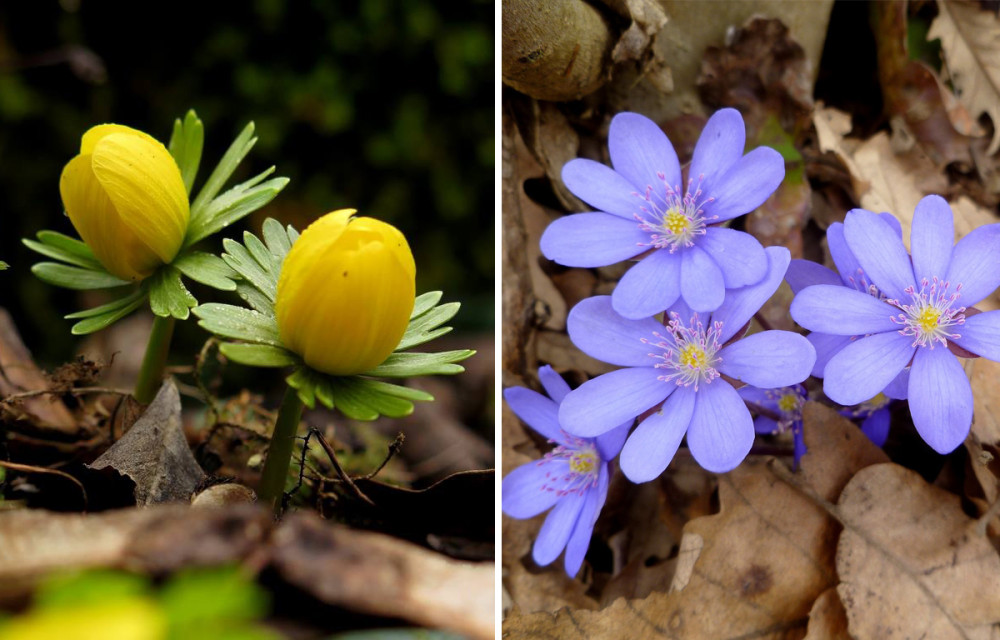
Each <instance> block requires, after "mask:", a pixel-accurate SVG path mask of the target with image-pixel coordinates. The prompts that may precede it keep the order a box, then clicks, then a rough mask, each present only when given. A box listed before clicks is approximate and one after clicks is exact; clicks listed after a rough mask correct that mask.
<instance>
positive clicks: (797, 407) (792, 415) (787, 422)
mask: <svg viewBox="0 0 1000 640" xmlns="http://www.w3.org/2000/svg"><path fill="white" fill-rule="evenodd" d="M737 393H739V394H740V397H741V398H743V400H745V401H746V402H749V403H751V404H752V405H755V406H756V407H759V408H761V409H764V410H766V411H767V412H768V413H770V414H772V415H774V416H775V417H776V418H777V420H775V418H774V417H771V416H767V415H764V414H763V413H760V415H758V416H757V417H756V418H754V421H753V430H754V431H756V432H757V433H759V434H761V435H777V434H779V433H787V432H788V431H791V432H792V442H793V455H794V456H795V468H796V469H797V468H798V467H799V460H801V459H802V456H804V455H805V453H806V445H805V441H804V440H803V439H802V407H804V406H805V404H806V400H807V399H808V394H807V393H806V388H805V387H803V386H802V385H801V384H796V385H790V386H787V387H779V388H777V389H760V388H758V387H751V386H746V387H742V388H740V389H738V390H737Z"/></svg>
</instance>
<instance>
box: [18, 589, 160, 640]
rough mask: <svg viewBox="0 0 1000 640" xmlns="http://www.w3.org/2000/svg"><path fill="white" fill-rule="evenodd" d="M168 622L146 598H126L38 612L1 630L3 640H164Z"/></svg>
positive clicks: (23, 617)
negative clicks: (120, 639) (68, 639)
mask: <svg viewBox="0 0 1000 640" xmlns="http://www.w3.org/2000/svg"><path fill="white" fill-rule="evenodd" d="M166 637H167V620H166V617H165V616H164V614H163V612H162V611H161V610H160V608H159V607H158V606H156V603H154V602H152V601H150V600H148V599H146V598H139V597H134V598H123V599H119V600H111V601H108V602H95V603H93V604H89V605H88V604H81V605H77V606H64V607H51V608H48V609H36V610H34V611H31V612H29V613H28V614H25V615H23V616H21V617H19V618H15V619H13V620H11V622H10V623H8V624H7V625H5V626H3V627H0V640H51V639H52V638H75V639H76V640H103V639H104V638H122V639H123V640H124V639H125V638H128V639H129V640H161V639H163V638H166Z"/></svg>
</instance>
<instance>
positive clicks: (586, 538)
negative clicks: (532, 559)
mask: <svg viewBox="0 0 1000 640" xmlns="http://www.w3.org/2000/svg"><path fill="white" fill-rule="evenodd" d="M607 496H608V465H606V464H602V465H601V471H600V474H599V475H598V476H597V486H596V487H594V488H593V489H591V490H590V491H587V492H586V494H585V495H584V498H583V508H582V509H581V510H580V516H579V517H578V518H577V520H576V526H575V527H573V533H572V534H570V537H569V542H568V543H567V544H566V557H565V558H563V566H565V568H566V575H568V576H569V577H570V578H574V577H576V574H577V573H578V572H579V571H580V567H581V566H582V565H583V558H584V556H586V555H587V549H588V548H589V547H590V537H591V536H592V535H593V533H594V525H595V524H597V516H599V515H601V507H603V506H604V500H605V499H606V498H607Z"/></svg>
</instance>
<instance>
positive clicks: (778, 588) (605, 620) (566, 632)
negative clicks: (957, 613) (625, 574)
mask: <svg viewBox="0 0 1000 640" xmlns="http://www.w3.org/2000/svg"><path fill="white" fill-rule="evenodd" d="M804 429H805V433H806V438H807V443H808V444H810V445H811V446H812V451H811V452H810V454H809V456H810V457H809V458H808V459H806V458H803V460H802V468H803V472H802V474H801V475H800V476H796V479H795V480H794V482H796V483H801V484H803V485H805V486H808V487H809V490H810V491H813V492H818V493H819V494H820V495H821V496H824V499H835V498H836V494H837V492H838V491H839V487H840V486H841V484H842V482H843V479H844V477H846V476H849V475H850V474H852V473H854V472H855V471H857V469H858V468H859V466H863V465H866V464H870V463H871V462H872V461H873V460H878V459H879V455H878V453H876V452H875V451H873V450H875V449H877V448H876V447H875V446H874V445H873V444H871V442H869V441H868V440H867V438H865V437H864V436H863V435H862V434H861V432H860V430H858V428H857V427H856V426H854V425H853V424H852V423H850V422H849V421H847V420H846V419H844V418H842V417H840V416H839V415H838V414H837V413H836V412H835V411H833V410H832V409H829V408H827V407H822V406H818V405H813V406H812V407H810V408H809V410H808V414H807V418H806V422H805V427H804ZM855 436H857V437H855ZM777 464H778V463H775V462H773V461H772V462H765V461H763V460H761V459H759V458H758V459H753V458H751V459H748V460H747V461H746V462H744V463H743V464H742V465H740V466H739V467H738V468H737V469H735V470H734V471H732V472H730V473H728V474H726V475H723V476H720V478H719V502H720V512H719V513H718V514H717V515H713V516H708V517H703V518H696V519H694V520H692V521H691V522H689V523H688V525H687V526H686V527H685V528H684V538H683V539H682V541H681V548H680V551H679V554H678V558H677V570H676V573H675V576H674V581H673V585H672V587H671V591H670V592H669V593H653V594H651V595H650V596H649V597H647V598H645V599H642V600H627V599H624V598H620V599H618V600H616V601H615V602H614V603H612V604H611V605H610V606H608V607H606V608H604V609H602V610H600V611H580V610H570V609H563V610H561V611H558V612H556V613H555V614H554V615H552V614H535V615H531V616H511V617H509V618H508V619H507V621H506V622H505V623H504V632H505V634H507V635H508V636H511V637H517V636H530V635H535V636H543V637H550V638H578V637H588V638H620V637H622V633H623V629H627V630H628V637H629V638H635V639H637V640H640V639H644V638H659V637H670V638H699V639H701V638H736V637H747V638H749V637H753V638H775V639H777V638H784V637H789V636H790V635H797V634H801V633H802V632H804V630H805V627H806V624H807V623H808V619H809V618H808V616H809V613H810V610H811V609H812V607H813V603H814V602H815V600H816V599H817V598H818V597H819V596H820V595H821V594H822V593H823V592H824V591H826V590H828V589H829V588H831V587H833V586H834V585H835V584H836V582H837V578H836V573H835V571H834V543H835V540H836V535H837V531H838V530H839V525H838V524H837V523H836V521H835V520H834V519H833V518H831V517H830V516H829V515H827V513H826V512H825V511H824V510H823V509H821V508H820V507H819V506H817V504H816V502H814V501H813V500H812V499H810V498H808V497H806V496H805V495H803V493H801V492H800V491H799V490H798V489H797V488H795V487H793V486H792V485H791V484H789V483H788V482H785V481H783V480H782V479H780V477H779V476H781V477H784V476H787V477H792V474H791V473H790V472H789V471H787V470H784V471H782V472H780V473H778V472H777V469H778V467H775V468H773V469H772V465H777ZM780 468H781V469H783V467H780ZM834 468H838V473H837V474H836V475H835V477H833V478H827V477H826V473H827V470H828V469H834ZM841 470H842V471H841ZM810 479H813V480H815V481H816V483H817V484H818V485H819V486H817V487H812V486H811V485H808V482H809V481H810Z"/></svg>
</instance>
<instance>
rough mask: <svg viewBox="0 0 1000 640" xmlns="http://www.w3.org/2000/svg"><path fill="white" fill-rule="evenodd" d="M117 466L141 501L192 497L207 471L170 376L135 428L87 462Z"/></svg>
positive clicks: (142, 503) (93, 466)
mask: <svg viewBox="0 0 1000 640" xmlns="http://www.w3.org/2000/svg"><path fill="white" fill-rule="evenodd" d="M87 466H88V467H90V468H91V469H98V470H100V469H106V468H108V467H110V468H112V469H114V470H115V471H117V472H118V473H120V474H122V475H124V476H128V477H129V478H131V479H132V481H133V482H134V483H135V501H136V504H137V505H139V506H146V505H149V504H156V503H159V502H171V501H177V500H184V501H186V500H188V499H189V498H190V497H191V493H192V492H193V491H194V490H195V488H196V487H197V486H198V483H200V482H201V480H202V478H204V477H205V473H204V472H203V471H202V470H201V467H199V466H198V463H197V462H196V461H195V459H194V455H192V454H191V448H190V447H189V446H188V443H187V440H186V439H185V438H184V431H183V429H182V428H181V396H180V394H179V393H178V392H177V386H176V385H175V384H174V383H173V381H172V380H167V381H166V382H164V383H163V386H162V387H160V391H159V392H158V393H157V394H156V397H155V398H153V402H152V403H151V404H150V405H149V407H147V408H146V411H145V412H144V413H143V414H142V416H140V418H139V419H138V420H136V422H135V424H134V425H132V428H131V429H129V431H128V432H127V433H126V434H125V435H123V436H122V437H121V439H120V440H118V441H117V442H115V443H114V444H113V445H111V447H110V448H109V449H108V450H107V451H105V452H104V453H103V454H102V455H101V457H99V458H98V459H97V460H94V462H92V463H91V464H89V465H87Z"/></svg>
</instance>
